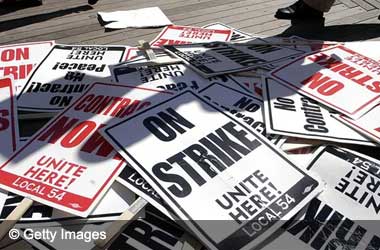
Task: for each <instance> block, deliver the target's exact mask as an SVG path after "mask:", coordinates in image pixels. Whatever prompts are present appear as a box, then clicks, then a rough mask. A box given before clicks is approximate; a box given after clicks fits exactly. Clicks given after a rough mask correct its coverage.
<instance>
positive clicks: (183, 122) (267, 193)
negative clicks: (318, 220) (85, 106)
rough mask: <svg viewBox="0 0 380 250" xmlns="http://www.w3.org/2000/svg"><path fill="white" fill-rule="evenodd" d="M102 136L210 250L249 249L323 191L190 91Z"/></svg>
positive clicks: (271, 148)
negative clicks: (127, 132) (237, 192)
mask: <svg viewBox="0 0 380 250" xmlns="http://www.w3.org/2000/svg"><path fill="white" fill-rule="evenodd" d="M126 131H136V132H135V133H133V134H131V135H130V136H128V137H125V136H123V135H124V134H125V132H126ZM102 133H103V135H104V136H105V138H106V139H107V140H109V142H110V143H112V144H113V145H114V146H115V148H118V150H119V153H120V154H121V155H122V156H123V157H124V158H125V159H126V160H127V161H128V163H129V164H131V166H132V167H134V168H135V169H136V170H137V171H138V172H139V173H140V174H141V175H142V176H143V177H144V178H145V179H146V180H147V181H148V182H149V183H150V184H151V185H152V187H153V188H154V189H155V190H156V191H157V192H158V194H159V195H160V196H161V197H162V198H163V199H164V201H165V202H166V203H167V204H168V205H169V206H170V207H171V208H172V209H173V210H174V212H175V213H176V214H177V215H178V216H179V218H180V219H182V220H184V222H185V223H186V225H187V226H188V227H189V228H190V229H191V230H192V231H193V232H194V233H195V234H196V235H197V236H198V238H199V239H200V240H202V241H203V242H204V243H205V244H206V246H207V247H209V248H210V249H219V250H224V249H225V250H227V249H228V250H235V249H236V250H237V249H251V248H252V247H254V246H256V245H257V244H258V243H259V242H260V241H262V240H263V239H265V238H266V237H268V236H269V235H270V234H271V233H272V232H273V230H275V229H278V227H280V226H281V224H282V223H281V220H282V219H285V220H286V219H289V218H290V217H291V216H293V215H294V214H295V213H296V212H297V211H298V210H299V209H301V208H302V207H303V206H305V205H306V204H307V203H308V202H309V201H310V200H311V199H312V198H313V197H314V196H315V195H317V194H318V193H319V192H320V191H321V188H322V187H321V185H320V182H319V181H317V180H316V179H315V178H313V177H311V176H310V175H307V174H306V173H304V172H303V171H301V170H299V169H298V168H297V167H296V166H295V165H293V164H292V163H291V162H290V161H289V160H288V159H287V158H286V156H285V155H284V154H283V153H282V152H280V151H279V150H278V149H276V148H275V146H274V145H272V144H271V143H270V142H269V141H268V140H267V139H266V138H265V137H263V136H262V135H261V134H258V133H257V132H256V131H255V130H253V129H251V128H249V127H248V126H246V124H244V123H242V122H240V121H239V120H237V119H235V118H233V116H231V115H229V114H227V113H224V112H223V111H222V110H221V109H220V108H217V107H215V106H213V105H212V104H211V103H210V102H208V101H206V100H205V99H204V98H202V97H200V96H198V95H196V94H194V93H193V92H191V91H185V92H182V93H180V94H178V95H176V96H175V97H173V98H171V99H168V100H167V101H165V102H162V103H160V104H158V105H155V106H152V107H151V108H150V109H147V110H145V111H142V112H140V113H139V114H137V115H135V116H133V117H131V118H129V119H126V120H124V121H122V122H120V123H117V124H115V125H113V126H109V127H107V128H105V129H104V130H103V131H102ZM147 152H149V157H147ZM268 159H271V160H270V161H268ZM247 166H250V167H247ZM238 190H240V191H239V194H238V195H237V194H236V191H238ZM205 194H207V195H205ZM253 197H254V198H253ZM200 204H201V205H200Z"/></svg>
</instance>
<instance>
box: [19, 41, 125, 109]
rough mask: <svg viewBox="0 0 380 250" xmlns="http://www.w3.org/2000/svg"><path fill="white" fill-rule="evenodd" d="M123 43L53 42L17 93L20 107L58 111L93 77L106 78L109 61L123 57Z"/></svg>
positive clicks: (119, 59)
mask: <svg viewBox="0 0 380 250" xmlns="http://www.w3.org/2000/svg"><path fill="white" fill-rule="evenodd" d="M125 50H126V47H123V46H103V45H99V46H98V45H83V46H81V45H72V46H71V45H55V46H54V47H53V48H52V49H51V51H50V52H49V54H48V55H47V56H46V57H45V59H44V60H43V61H42V62H41V63H40V65H38V67H36V69H35V70H34V71H33V73H32V74H31V76H30V78H29V80H28V82H27V83H26V84H25V86H24V88H23V89H22V91H21V93H20V95H19V96H18V97H17V100H18V106H19V109H21V110H28V111H35V112H59V111H61V110H63V109H64V108H65V107H67V106H68V105H69V104H70V103H72V102H73V101H74V99H76V98H78V97H79V96H80V95H81V94H82V93H83V92H84V91H85V90H86V89H87V88H88V87H89V84H91V83H93V82H94V81H96V80H99V79H103V80H104V81H107V80H110V79H108V78H109V77H110V75H111V73H110V71H109V69H108V65H111V64H116V63H118V62H120V61H122V60H123V59H124V57H125Z"/></svg>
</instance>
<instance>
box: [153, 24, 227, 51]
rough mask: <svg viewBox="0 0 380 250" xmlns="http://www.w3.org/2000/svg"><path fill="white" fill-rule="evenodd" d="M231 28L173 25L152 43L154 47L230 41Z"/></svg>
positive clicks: (165, 29)
mask: <svg viewBox="0 0 380 250" xmlns="http://www.w3.org/2000/svg"><path fill="white" fill-rule="evenodd" d="M231 35H232V31H231V30H230V29H211V28H207V29H206V28H198V27H190V26H178V25H171V26H167V27H166V28H164V30H163V31H162V32H161V33H160V34H159V35H158V36H157V37H156V38H155V39H154V40H153V41H152V42H151V43H150V44H151V45H152V47H161V46H164V45H176V44H189V43H201V42H215V41H224V42H228V41H229V40H230V39H231Z"/></svg>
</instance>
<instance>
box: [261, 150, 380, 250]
mask: <svg viewBox="0 0 380 250" xmlns="http://www.w3.org/2000/svg"><path fill="white" fill-rule="evenodd" d="M308 157H309V155H307V157H306V158H305V159H304V160H307V158H308ZM300 160H301V162H302V159H300ZM311 160H312V161H311V163H310V164H308V166H307V167H306V166H305V164H300V166H302V167H303V168H304V169H307V171H309V172H313V173H317V174H318V175H319V176H321V178H322V179H323V180H324V181H325V190H324V191H323V192H322V193H321V194H320V195H319V196H318V197H316V198H314V199H313V200H312V201H311V202H310V203H309V204H308V205H307V206H305V208H304V209H303V210H301V211H300V212H299V213H298V215H297V216H296V217H295V218H294V220H292V221H291V222H289V223H288V224H287V226H286V227H283V228H282V230H281V234H278V235H277V236H278V237H276V238H275V239H273V240H272V241H271V242H269V244H268V245H266V246H265V247H263V248H262V249H263V250H272V249H303V250H315V249H351V250H363V249H368V250H369V249H373V250H374V249H379V246H380V230H379V226H378V220H379V212H380V211H379V203H380V202H379V199H378V197H379V196H378V192H379V187H380V185H379V181H380V178H379V177H380V175H379V173H380V165H379V164H380V162H379V161H377V160H376V159H372V158H370V157H368V156H366V155H362V154H359V153H357V152H354V151H350V150H347V149H344V148H339V147H336V146H328V147H322V148H320V149H318V150H317V151H316V152H315V153H314V154H313V156H312V158H311Z"/></svg>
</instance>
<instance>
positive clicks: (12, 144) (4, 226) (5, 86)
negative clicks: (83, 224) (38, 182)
mask: <svg viewBox="0 0 380 250" xmlns="http://www.w3.org/2000/svg"><path fill="white" fill-rule="evenodd" d="M0 93H1V95H0V115H1V116H0V138H1V143H0V150H1V151H0V164H3V162H4V161H5V159H7V158H8V157H10V156H11V154H12V153H13V152H14V151H15V150H16V149H17V144H18V143H19V130H18V120H17V108H16V100H15V87H14V85H13V82H12V79H11V78H4V79H0ZM32 203H33V201H32V200H30V199H28V198H24V199H23V201H22V202H21V203H20V204H19V206H17V207H16V209H15V210H14V211H13V212H12V213H11V214H9V216H8V217H7V218H6V220H5V221H4V222H3V223H1V224H0V240H1V239H2V238H3V237H4V236H5V235H6V234H7V233H8V231H9V230H10V229H11V228H12V227H13V226H14V224H15V223H16V222H17V220H18V219H19V218H20V217H21V216H22V215H23V214H24V213H25V211H26V210H28V209H29V207H30V206H31V205H32Z"/></svg>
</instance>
